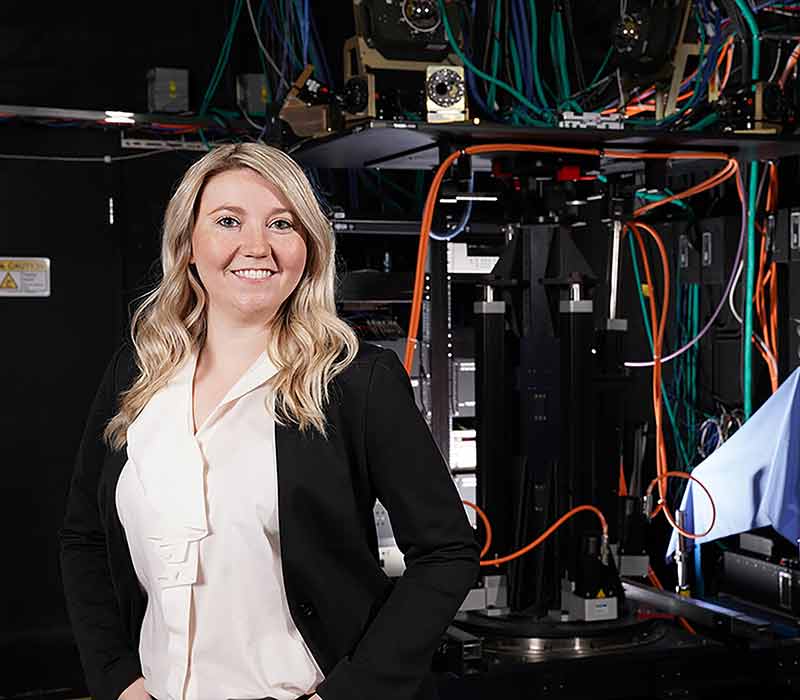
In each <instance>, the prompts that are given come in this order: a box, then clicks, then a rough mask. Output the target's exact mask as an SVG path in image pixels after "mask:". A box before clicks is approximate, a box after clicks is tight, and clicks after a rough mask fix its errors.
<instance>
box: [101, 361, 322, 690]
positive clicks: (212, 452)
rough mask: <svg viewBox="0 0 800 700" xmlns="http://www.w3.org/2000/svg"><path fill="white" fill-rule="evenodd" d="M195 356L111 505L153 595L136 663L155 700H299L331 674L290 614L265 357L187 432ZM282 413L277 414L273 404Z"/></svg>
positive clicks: (155, 405)
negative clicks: (268, 698)
mask: <svg viewBox="0 0 800 700" xmlns="http://www.w3.org/2000/svg"><path fill="white" fill-rule="evenodd" d="M196 364H197V354H196V353H195V354H193V355H192V356H191V357H190V358H189V359H188V360H187V361H186V362H185V363H184V365H183V366H182V367H181V368H180V369H179V370H178V371H177V373H176V374H175V375H174V376H173V377H172V379H171V380H170V381H169V383H168V384H167V385H166V386H165V387H163V388H162V389H160V390H159V391H158V392H157V393H156V394H155V395H154V396H153V397H152V398H151V399H150V401H149V402H148V403H147V405H146V406H145V408H144V409H143V410H142V412H141V413H140V414H139V416H138V417H137V418H136V420H134V421H133V423H131V425H130V427H129V428H128V461H127V462H126V464H125V466H124V468H123V470H122V474H121V476H120V479H119V483H118V485H117V492H116V504H117V511H118V513H119V518H120V521H121V522H122V525H123V527H124V529H125V535H126V538H127V540H128V546H129V547H130V551H131V558H132V560H133V565H134V568H135V570H136V574H137V577H138V579H139V582H140V584H141V586H142V588H143V589H144V591H145V592H146V594H147V610H146V612H145V616H144V620H143V623H142V632H141V640H140V645H139V655H140V658H141V662H142V673H143V675H144V678H145V688H146V689H147V691H148V692H149V693H150V694H151V695H152V696H154V697H155V698H157V699H158V700H225V699H226V698H263V697H265V696H273V697H275V698H277V700H291V699H293V698H296V697H297V696H298V695H302V694H305V693H311V692H312V691H313V690H314V689H315V688H316V686H317V685H318V684H319V683H320V682H321V681H322V680H323V678H324V675H323V673H322V671H321V670H320V668H319V666H318V665H317V663H316V662H315V660H314V658H313V656H312V655H311V652H310V651H309V649H308V647H307V646H306V644H305V642H304V641H303V639H302V637H301V635H300V633H299V632H298V630H297V628H296V626H295V625H294V622H293V621H292V618H291V615H290V613H289V608H288V604H287V600H286V592H285V587H284V581H283V572H282V569H281V558H280V539H279V537H280V533H279V532H278V497H277V495H278V494H277V487H278V484H277V472H276V452H275V423H274V421H273V420H272V418H271V416H270V414H269V413H268V411H267V409H266V401H268V400H269V401H272V397H271V395H270V393H269V392H268V391H267V388H266V386H265V382H266V381H267V380H268V379H269V378H270V377H271V376H273V374H275V372H276V369H275V367H274V366H273V365H272V363H271V362H270V360H269V357H268V356H267V353H266V352H264V353H262V355H261V356H260V357H259V358H258V359H257V360H256V361H255V362H254V363H253V365H252V366H251V367H250V368H249V369H248V370H247V371H246V372H245V373H244V375H242V377H241V378H240V379H239V381H238V382H237V383H236V384H235V385H234V386H233V387H232V388H231V390H230V391H229V392H228V394H227V395H226V396H225V397H224V398H223V399H222V401H221V402H220V403H219V405H218V406H217V407H216V408H215V409H214V410H213V411H212V412H211V414H209V416H208V418H207V419H206V420H205V422H204V423H203V425H201V426H200V427H199V429H198V431H197V434H196V435H193V428H192V415H193V414H192V384H193V380H194V374H195V367H196ZM273 405H274V404H273Z"/></svg>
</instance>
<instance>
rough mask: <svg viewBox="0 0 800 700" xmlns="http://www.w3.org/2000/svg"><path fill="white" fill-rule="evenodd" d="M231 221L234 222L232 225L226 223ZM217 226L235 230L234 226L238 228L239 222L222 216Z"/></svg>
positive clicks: (230, 217)
mask: <svg viewBox="0 0 800 700" xmlns="http://www.w3.org/2000/svg"><path fill="white" fill-rule="evenodd" d="M231 221H232V222H233V223H232V224H231V223H225V222H231ZM217 224H219V225H220V226H222V227H223V228H233V227H234V226H238V225H239V221H238V220H237V219H234V218H233V217H232V216H222V217H220V218H219V219H217Z"/></svg>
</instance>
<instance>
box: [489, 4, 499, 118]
mask: <svg viewBox="0 0 800 700" xmlns="http://www.w3.org/2000/svg"><path fill="white" fill-rule="evenodd" d="M501 10H502V2H501V0H497V2H496V3H495V5H494V31H493V32H492V80H496V79H497V68H498V66H499V64H500V41H499V37H500V21H501V18H502V11H501ZM496 90H497V88H496V87H495V85H494V82H492V83H491V84H490V85H489V90H488V92H487V93H486V104H487V105H488V107H489V109H494V101H495V93H496Z"/></svg>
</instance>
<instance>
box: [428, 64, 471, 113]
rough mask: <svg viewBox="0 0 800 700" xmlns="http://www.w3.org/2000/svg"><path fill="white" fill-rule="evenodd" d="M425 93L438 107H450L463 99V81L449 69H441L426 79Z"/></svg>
mask: <svg viewBox="0 0 800 700" xmlns="http://www.w3.org/2000/svg"><path fill="white" fill-rule="evenodd" d="M425 92H426V93H427V95H428V98H429V99H430V100H431V101H432V102H433V103H434V104H437V105H438V106H439V107H452V106H453V105H454V104H456V103H457V102H458V101H459V100H460V99H461V98H462V97H464V81H463V80H462V78H461V76H460V75H459V74H458V73H456V71H454V70H452V69H451V68H441V69H439V70H437V71H436V72H434V73H432V74H431V76H430V77H429V78H428V80H427V82H426V84H425Z"/></svg>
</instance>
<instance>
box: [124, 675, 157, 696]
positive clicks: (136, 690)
mask: <svg viewBox="0 0 800 700" xmlns="http://www.w3.org/2000/svg"><path fill="white" fill-rule="evenodd" d="M119 700H152V698H151V697H150V694H149V693H148V692H147V691H146V690H145V689H144V678H137V679H136V680H135V681H134V682H133V683H131V684H130V685H129V686H128V687H127V688H125V690H123V691H122V694H121V695H120V696H119Z"/></svg>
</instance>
